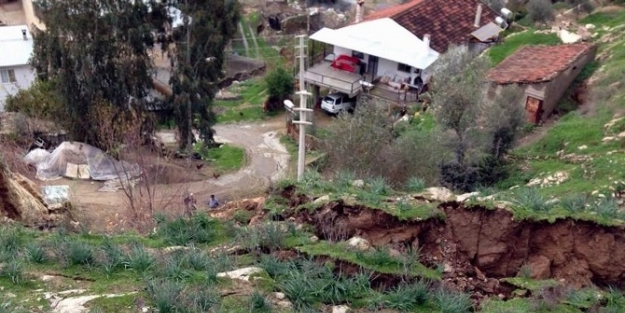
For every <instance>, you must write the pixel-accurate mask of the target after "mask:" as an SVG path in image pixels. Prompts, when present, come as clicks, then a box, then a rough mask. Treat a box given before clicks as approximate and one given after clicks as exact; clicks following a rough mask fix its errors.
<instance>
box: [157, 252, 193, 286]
mask: <svg viewBox="0 0 625 313" xmlns="http://www.w3.org/2000/svg"><path fill="white" fill-rule="evenodd" d="M159 274H160V276H162V277H165V278H167V279H170V280H174V281H184V280H187V279H188V278H189V277H191V273H190V272H189V271H188V270H187V269H186V268H185V266H184V258H183V257H181V256H180V255H178V256H175V255H174V256H169V257H167V258H166V259H165V261H164V264H163V265H162V268H161V269H160V271H159Z"/></svg>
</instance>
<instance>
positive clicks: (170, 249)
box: [163, 246, 191, 253]
mask: <svg viewBox="0 0 625 313" xmlns="http://www.w3.org/2000/svg"><path fill="white" fill-rule="evenodd" d="M189 249H191V248H189V247H185V246H171V247H167V248H164V249H163V252H165V253H171V252H176V251H182V250H184V251H186V250H189Z"/></svg>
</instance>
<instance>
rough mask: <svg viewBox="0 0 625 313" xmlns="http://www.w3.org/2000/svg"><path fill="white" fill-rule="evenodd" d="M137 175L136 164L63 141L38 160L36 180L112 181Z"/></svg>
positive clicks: (138, 172) (83, 145)
mask: <svg viewBox="0 0 625 313" xmlns="http://www.w3.org/2000/svg"><path fill="white" fill-rule="evenodd" d="M140 174H141V168H140V167H139V165H138V164H131V163H128V162H124V161H117V160H115V159H113V158H111V157H110V156H108V155H107V154H106V153H104V152H103V151H102V150H100V149H98V148H96V147H94V146H90V145H88V144H85V143H81V142H69V141H66V142H63V143H62V144H60V145H59V146H58V147H57V148H56V149H54V151H53V152H52V153H51V154H49V155H48V156H46V157H45V158H44V159H43V160H41V161H40V162H39V163H37V179H40V180H54V179H59V178H61V177H63V176H64V177H71V178H82V179H88V178H91V179H93V180H111V179H119V178H120V177H126V178H131V177H136V176H139V175H140Z"/></svg>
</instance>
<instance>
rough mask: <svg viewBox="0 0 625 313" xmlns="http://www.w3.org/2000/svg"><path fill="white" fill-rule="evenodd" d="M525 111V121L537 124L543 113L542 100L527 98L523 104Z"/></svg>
mask: <svg viewBox="0 0 625 313" xmlns="http://www.w3.org/2000/svg"><path fill="white" fill-rule="evenodd" d="M525 111H526V112H527V121H528V122H530V123H534V124H538V123H539V122H540V117H541V115H542V113H543V100H540V99H537V98H534V97H527V100H526V102H525Z"/></svg>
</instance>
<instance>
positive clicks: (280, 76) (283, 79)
mask: <svg viewBox="0 0 625 313" xmlns="http://www.w3.org/2000/svg"><path fill="white" fill-rule="evenodd" d="M265 86H266V87H267V94H268V95H269V97H270V98H273V99H277V100H278V101H280V102H282V100H284V99H286V98H288V97H289V96H290V95H291V94H293V91H294V90H295V84H294V80H293V75H292V74H291V73H289V72H288V71H287V70H286V69H285V68H283V67H278V68H276V69H275V70H273V71H271V72H269V73H268V74H267V75H265Z"/></svg>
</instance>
